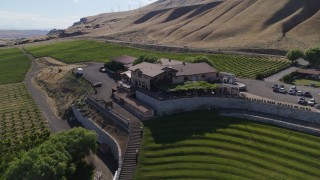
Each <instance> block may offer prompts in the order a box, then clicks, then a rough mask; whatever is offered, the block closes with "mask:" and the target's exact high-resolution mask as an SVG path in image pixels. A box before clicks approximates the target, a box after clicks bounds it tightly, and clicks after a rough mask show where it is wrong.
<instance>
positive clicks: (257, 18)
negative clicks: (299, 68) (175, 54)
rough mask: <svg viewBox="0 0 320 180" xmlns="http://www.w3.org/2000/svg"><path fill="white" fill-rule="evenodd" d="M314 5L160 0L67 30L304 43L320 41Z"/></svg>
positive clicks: (198, 42) (216, 43) (190, 41)
mask: <svg viewBox="0 0 320 180" xmlns="http://www.w3.org/2000/svg"><path fill="white" fill-rule="evenodd" d="M319 10H320V1H319V0H280V1H279V0H183V1H180V0H179V1H178V0H173V1H171V0H159V1H157V2H155V3H153V4H151V5H148V6H145V7H143V8H141V9H137V10H134V11H128V12H118V13H108V14H100V15H97V16H91V17H87V18H84V19H82V20H81V21H80V22H78V23H75V24H74V25H73V26H71V27H70V28H68V29H67V30H66V32H67V33H74V32H82V33H84V34H85V35H84V36H89V37H105V38H113V39H119V40H126V41H135V42H148V43H160V44H174V45H188V46H193V47H205V48H226V49H229V48H230V49H234V48H265V49H290V48H308V47H310V46H319V45H320V33H319V30H320V11H319Z"/></svg>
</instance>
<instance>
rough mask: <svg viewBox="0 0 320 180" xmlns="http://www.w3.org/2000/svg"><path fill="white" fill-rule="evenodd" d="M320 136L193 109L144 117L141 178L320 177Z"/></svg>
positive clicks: (139, 169) (139, 173)
mask: <svg viewBox="0 0 320 180" xmlns="http://www.w3.org/2000/svg"><path fill="white" fill-rule="evenodd" d="M319 149H320V137H316V136H312V135H308V134H304V133H299V132H295V131H291V130H287V129H282V128H278V127H274V126H270V125H265V124H259V123H254V122H251V121H246V120H240V119H233V118H226V117H220V116H219V115H218V114H217V113H216V112H214V111H210V112H209V111H206V112H201V111H199V112H190V113H183V114H179V115H174V116H169V117H165V118H161V119H155V120H151V121H147V122H145V123H144V138H143V145H142V149H141V153H140V159H139V165H138V170H137V172H136V174H135V179H221V178H222V179H248V178H249V179H317V177H320V153H319Z"/></svg>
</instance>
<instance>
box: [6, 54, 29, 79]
mask: <svg viewBox="0 0 320 180" xmlns="http://www.w3.org/2000/svg"><path fill="white" fill-rule="evenodd" d="M30 66H31V61H30V60H29V59H28V57H26V56H25V55H24V54H23V53H22V52H21V51H20V50H19V49H17V48H13V49H0V85H1V84H10V83H19V82H21V81H23V79H24V77H25V75H26V73H27V71H28V69H29V68H30Z"/></svg>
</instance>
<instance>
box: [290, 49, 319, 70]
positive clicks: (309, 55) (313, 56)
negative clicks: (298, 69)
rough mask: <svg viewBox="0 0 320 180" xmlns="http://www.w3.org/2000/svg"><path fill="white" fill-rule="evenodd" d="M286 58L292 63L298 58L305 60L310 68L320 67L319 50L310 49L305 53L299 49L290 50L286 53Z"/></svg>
mask: <svg viewBox="0 0 320 180" xmlns="http://www.w3.org/2000/svg"><path fill="white" fill-rule="evenodd" d="M287 58H288V59H289V60H291V61H292V63H294V61H296V60H297V59H299V58H304V59H306V60H307V61H308V62H309V63H310V64H311V65H312V66H320V48H319V47H317V48H310V49H308V50H306V51H305V52H302V51H301V50H299V49H294V50H291V51H289V52H288V53H287Z"/></svg>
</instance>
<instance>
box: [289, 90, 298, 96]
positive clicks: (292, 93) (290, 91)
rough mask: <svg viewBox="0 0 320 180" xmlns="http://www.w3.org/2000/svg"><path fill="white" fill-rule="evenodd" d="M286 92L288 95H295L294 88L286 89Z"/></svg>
mask: <svg viewBox="0 0 320 180" xmlns="http://www.w3.org/2000/svg"><path fill="white" fill-rule="evenodd" d="M288 94H290V95H296V91H295V90H294V89H290V90H289V91H288Z"/></svg>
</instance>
